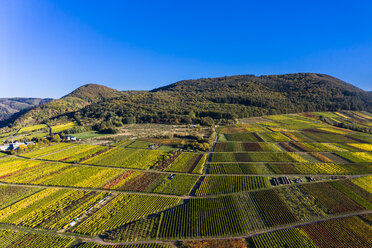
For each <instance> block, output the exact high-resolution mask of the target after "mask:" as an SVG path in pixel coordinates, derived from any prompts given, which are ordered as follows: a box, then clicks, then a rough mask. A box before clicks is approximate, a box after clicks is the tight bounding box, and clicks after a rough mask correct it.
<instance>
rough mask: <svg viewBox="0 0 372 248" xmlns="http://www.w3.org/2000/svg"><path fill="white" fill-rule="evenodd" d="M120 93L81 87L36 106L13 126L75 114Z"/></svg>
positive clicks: (93, 85)
mask: <svg viewBox="0 0 372 248" xmlns="http://www.w3.org/2000/svg"><path fill="white" fill-rule="evenodd" d="M120 95H121V92H120V91H117V90H114V89H111V88H109V87H106V86H103V85H98V84H87V85H83V86H81V87H79V88H77V89H76V90H74V91H73V92H71V93H70V94H68V95H66V96H64V97H62V98H60V99H58V100H55V101H52V102H49V103H46V104H43V105H40V106H38V107H37V108H35V109H32V110H30V111H28V112H27V113H25V114H24V115H22V116H21V117H19V118H18V119H17V120H16V121H15V123H14V125H16V126H18V125H30V124H34V123H41V122H44V121H48V120H50V119H51V118H55V117H58V116H62V115H64V114H67V113H71V112H75V111H77V110H79V109H81V108H83V107H85V106H88V105H90V104H92V103H95V102H98V101H101V100H105V99H110V98H115V97H119V96H120Z"/></svg>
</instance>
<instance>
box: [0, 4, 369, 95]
mask: <svg viewBox="0 0 372 248" xmlns="http://www.w3.org/2000/svg"><path fill="white" fill-rule="evenodd" d="M371 13H372V1H370V0H365V1H358V0H354V1H342V0H340V1H327V0H323V1H318V0H312V1H310V0H309V1H298V0H297V1H286V0H282V1H277V0H272V1H269V0H256V1H249V0H246V1H234V0H229V1H218V0H214V1H201V0H199V1H192V0H189V1H161V0H158V1H125V0H121V1H112V0H111V1H110V0H105V1H103V0H102V1H94V0H87V1H84V0H60V1H52V0H49V1H47V0H23V1H21V0H0V86H1V90H0V97H15V96H20V97H21V96H22V97H54V98H59V97H61V96H63V95H65V94H67V93H69V92H70V91H72V90H74V89H75V88H77V87H79V86H81V85H83V84H87V83H99V84H104V85H106V86H109V87H112V88H115V89H119V90H149V89H153V88H156V87H159V86H163V85H166V84H169V83H173V82H176V81H178V80H183V79H196V78H201V77H217V76H225V75H236V74H255V75H263V74H283V73H294V72H317V73H326V74H330V75H333V76H335V77H338V78H340V79H342V80H344V81H346V82H349V83H352V84H354V85H356V86H358V87H360V88H362V89H365V90H372V70H371V68H372V14H371Z"/></svg>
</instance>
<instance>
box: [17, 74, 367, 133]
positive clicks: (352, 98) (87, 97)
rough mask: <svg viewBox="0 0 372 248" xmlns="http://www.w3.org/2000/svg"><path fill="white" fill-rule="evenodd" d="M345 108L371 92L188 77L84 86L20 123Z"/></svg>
mask: <svg viewBox="0 0 372 248" xmlns="http://www.w3.org/2000/svg"><path fill="white" fill-rule="evenodd" d="M341 109H344V110H369V111H371V110H372V98H371V94H370V93H369V92H366V91H363V90H361V89H359V88H357V87H355V86H353V85H351V84H348V83H345V82H343V81H341V80H339V79H337V78H334V77H331V76H328V75H324V74H314V73H296V74H284V75H267V76H258V77H257V76H254V75H238V76H229V77H220V78H203V79H198V80H184V81H180V82H176V83H174V84H170V85H167V86H164V87H161V88H158V89H154V90H152V91H127V92H119V91H116V90H113V89H110V88H107V87H104V86H100V85H85V86H82V87H80V88H78V89H76V90H75V91H73V92H72V93H70V94H68V95H66V96H65V97H63V98H61V99H59V100H56V101H53V102H50V103H48V104H45V105H42V106H40V107H38V108H36V109H34V110H32V111H29V112H28V113H26V114H25V115H24V116H22V117H21V118H19V119H18V120H17V121H16V123H15V124H16V125H19V124H29V123H35V122H41V121H45V120H48V119H50V118H52V117H58V118H65V119H74V120H77V121H79V122H80V123H82V124H84V125H94V124H97V125H100V126H102V128H103V129H104V127H108V126H119V125H122V124H123V123H124V124H125V123H133V122H138V123H145V122H156V123H201V124H211V123H213V120H214V121H217V122H226V121H231V120H234V119H236V118H245V117H252V116H261V115H267V114H281V113H296V112H306V111H336V110H341Z"/></svg>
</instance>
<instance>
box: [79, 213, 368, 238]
mask: <svg viewBox="0 0 372 248" xmlns="http://www.w3.org/2000/svg"><path fill="white" fill-rule="evenodd" d="M371 213H372V210H367V211H360V212H353V213H347V214H342V215H337V216H330V217H328V218H324V219H320V220H313V221H307V222H302V223H295V224H291V225H286V226H281V227H277V228H273V229H270V230H262V231H258V232H254V233H251V234H248V235H244V236H234V237H228V236H227V237H210V238H194V239H189V238H187V239H168V240H149V241H133V242H109V241H105V240H103V239H102V238H100V237H95V238H82V239H83V240H84V241H86V242H97V243H99V244H102V245H136V244H146V243H151V244H164V243H167V242H176V241H192V240H216V239H227V238H228V239H245V238H250V237H254V236H257V235H260V234H265V233H271V232H275V231H280V230H285V229H289V228H294V227H301V226H305V225H310V224H315V223H320V222H325V221H329V220H336V219H341V218H346V217H352V216H357V215H362V214H371Z"/></svg>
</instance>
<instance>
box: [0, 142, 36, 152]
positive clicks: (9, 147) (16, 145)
mask: <svg viewBox="0 0 372 248" xmlns="http://www.w3.org/2000/svg"><path fill="white" fill-rule="evenodd" d="M31 144H35V143H34V142H14V143H6V144H3V145H0V151H10V150H18V148H19V147H20V146H21V145H25V146H29V145H31Z"/></svg>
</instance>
